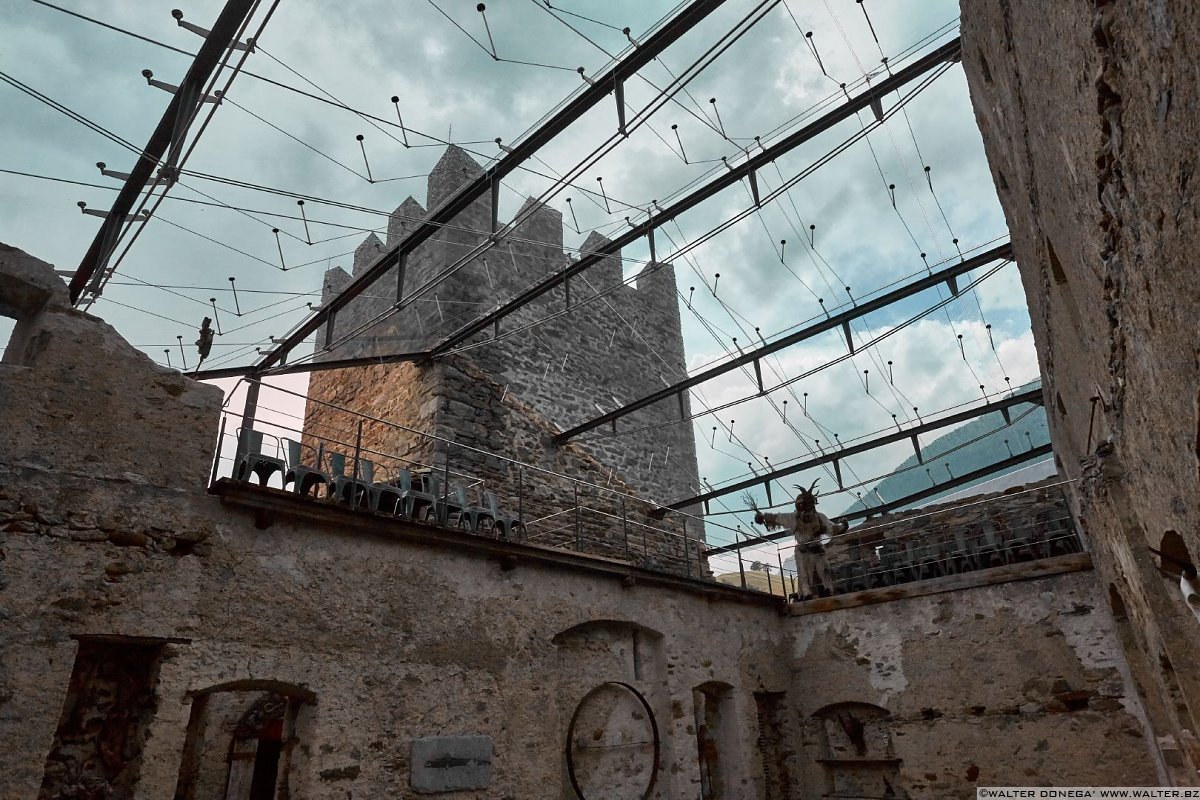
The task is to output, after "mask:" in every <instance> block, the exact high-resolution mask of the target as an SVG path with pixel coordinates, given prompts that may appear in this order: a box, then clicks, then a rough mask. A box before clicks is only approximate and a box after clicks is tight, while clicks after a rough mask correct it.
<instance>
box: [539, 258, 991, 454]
mask: <svg viewBox="0 0 1200 800" xmlns="http://www.w3.org/2000/svg"><path fill="white" fill-rule="evenodd" d="M1002 258H1012V245H1011V244H1010V243H1009V242H1005V243H1004V244H1001V245H997V246H996V247H993V248H992V249H991V250H988V251H987V252H984V253H980V254H979V255H977V256H974V257H972V258H969V259H967V260H965V261H961V262H959V263H957V264H953V265H951V266H949V267H946V268H945V269H942V270H939V271H938V272H934V273H931V274H929V275H926V276H925V277H923V278H921V279H920V280H917V281H913V282H912V283H910V284H908V285H907V286H902V287H900V288H899V289H895V290H893V291H890V292H888V293H887V294H882V295H880V296H879V297H876V298H875V299H874V300H870V301H867V302H865V303H861V304H859V305H857V306H854V307H853V308H850V309H847V310H846V311H843V312H842V313H840V314H835V315H834V316H832V317H826V318H825V319H823V320H821V321H820V322H817V323H815V324H813V325H809V326H808V327H807V328H803V329H801V330H799V331H796V332H795V333H791V334H788V335H787V336H783V337H781V338H779V339H776V340H775V341H772V342H770V343H768V344H766V345H763V346H762V347H758V348H755V349H754V350H747V351H746V352H744V353H742V354H741V355H739V356H738V357H737V358H732V359H730V360H729V361H726V362H724V363H722V364H718V365H716V366H715V367H710V368H709V369H706V370H705V371H703V372H700V373H697V374H695V375H691V376H689V377H687V378H685V379H684V380H681V381H679V382H677V383H674V384H672V385H670V386H667V387H665V388H662V389H659V390H657V391H655V392H652V393H650V394H648V395H646V396H645V397H643V398H641V399H639V400H634V401H633V402H631V403H626V404H625V405H623V406H621V407H620V408H616V409H613V410H612V411H609V412H608V413H606V414H602V415H600V416H598V417H594V418H592V419H590V420H588V421H587V422H583V423H580V424H579V425H576V426H575V427H574V428H571V429H570V430H567V431H563V432H562V433H560V434H558V435H557V436H555V437H554V441H555V442H556V443H559V444H561V443H562V442H565V441H567V440H568V439H572V438H574V437H576V436H578V435H579V434H581V433H585V432H587V431H590V430H592V429H593V428H598V427H600V426H601V425H606V424H608V423H609V422H612V421H614V420H616V419H619V418H620V417H623V416H625V415H626V414H630V413H633V412H634V411H637V410H638V409H641V408H645V407H646V406H648V405H652V404H654V403H657V402H658V401H659V400H664V399H666V398H668V397H670V396H671V395H673V394H677V393H679V392H684V391H687V390H688V389H691V388H692V387H693V386H697V385H699V384H701V383H704V382H705V381H709V380H712V379H713V378H716V377H718V376H721V375H724V374H725V373H727V372H732V371H733V370H735V369H739V368H741V367H744V366H746V365H747V364H753V365H754V369H755V375H756V377H757V380H758V388H759V392H760V393H762V392H763V391H764V389H763V384H762V373H761V371H760V369H759V366H758V363H759V359H761V358H762V357H764V356H768V355H771V354H772V353H776V352H778V351H780V350H783V349H784V348H787V347H791V346H792V345H794V344H798V343H799V342H802V341H804V340H806V339H811V338H812V337H814V336H817V335H818V334H822V333H825V332H827V331H831V330H834V329H836V328H838V327H842V326H845V327H846V328H847V329H848V328H849V325H850V321H851V320H854V319H858V318H859V317H863V316H866V315H867V314H870V313H871V312H873V311H878V310H880V309H882V308H884V307H886V306H889V305H891V304H892V303H896V302H898V301H900V300H903V299H905V298H907V297H911V296H913V295H915V294H918V293H919V292H923V291H925V290H926V289H930V288H933V287H934V286H937V285H938V284H939V283H944V282H945V281H946V280H948V279H950V278H953V277H956V276H958V275H962V274H963V273H965V272H969V271H971V270H973V269H977V268H979V267H982V266H984V265H985V264H989V263H991V262H992V261H996V260H998V259H1002ZM851 352H853V349H851Z"/></svg>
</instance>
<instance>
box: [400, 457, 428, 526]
mask: <svg viewBox="0 0 1200 800" xmlns="http://www.w3.org/2000/svg"><path fill="white" fill-rule="evenodd" d="M396 488H398V489H399V490H400V506H401V509H402V511H401V513H402V514H403V516H405V517H407V518H409V519H413V520H418V519H419V520H425V519H428V518H429V516H430V515H431V514H432V513H433V509H434V500H433V495H431V494H429V493H428V492H423V491H421V490H420V489H414V488H413V485H412V473H411V472H409V471H408V470H406V469H401V470H397V472H396Z"/></svg>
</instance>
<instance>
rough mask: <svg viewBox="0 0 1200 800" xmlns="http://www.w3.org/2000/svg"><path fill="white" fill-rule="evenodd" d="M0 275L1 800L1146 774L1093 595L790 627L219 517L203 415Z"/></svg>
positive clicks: (1129, 700) (1045, 779)
mask: <svg viewBox="0 0 1200 800" xmlns="http://www.w3.org/2000/svg"><path fill="white" fill-rule="evenodd" d="M4 252H5V253H7V255H6V257H5V258H4V259H3V260H0V282H2V281H4V280H8V279H11V278H14V277H16V278H18V279H20V280H18V282H20V283H22V284H23V285H26V286H30V285H37V283H38V281H39V280H45V279H48V282H49V283H48V285H53V286H54V287H55V290H54V291H53V292H51V293H49V294H44V295H41V299H40V300H35V301H33V302H32V303H31V304H30V306H26V307H22V308H21V309H20V311H19V313H20V314H21V324H22V325H24V326H25V327H24V328H23V331H24V334H27V336H24V338H23V339H22V341H25V342H41V343H43V344H44V346H43V347H42V348H41V349H37V348H34V349H29V348H28V347H24V346H23V347H22V348H21V349H20V351H19V352H18V353H17V354H16V355H19V356H20V359H21V363H19V364H16V363H13V361H12V360H10V361H9V362H8V363H7V364H6V366H5V367H4V369H5V380H4V381H3V382H0V389H2V390H3V392H4V395H3V398H4V402H3V404H0V431H3V432H4V435H5V436H6V437H7V438H6V439H5V440H4V442H5V447H4V449H3V450H0V589H2V591H0V619H3V620H4V622H5V624H4V625H2V626H0V797H4V798H6V799H7V798H14V800H34V798H39V797H46V798H76V800H85V799H86V800H100V799H101V798H112V797H121V798H129V800H152V799H153V800H158V798H163V797H176V798H178V799H179V800H201V798H205V797H225V798H230V799H232V798H239V799H240V798H245V797H249V796H251V793H252V792H255V791H259V790H256V789H254V787H255V786H259V787H260V789H261V787H263V786H265V791H266V792H267V793H268V795H267V796H273V797H275V798H277V799H278V800H284V799H285V798H304V800H335V798H336V800H345V798H353V797H410V796H414V795H416V794H417V793H418V792H420V791H423V790H424V789H427V788H430V787H434V788H446V789H448V791H444V792H440V793H438V794H437V795H436V796H437V797H444V798H447V800H484V798H487V799H488V800H493V799H494V798H495V799H498V800H518V799H519V800H526V799H527V798H531V799H533V800H573V798H576V797H577V796H578V795H577V794H576V792H575V789H574V787H575V786H581V787H583V789H584V791H586V795H585V796H586V797H593V796H602V797H626V796H628V797H639V796H642V795H643V793H645V792H646V790H647V787H650V786H651V784H653V788H652V790H650V791H649V794H648V796H650V797H653V798H658V799H659V800H668V799H672V798H689V797H697V796H700V795H701V792H702V791H706V790H707V791H708V792H709V794H708V796H711V797H721V798H730V799H731V800H754V799H757V798H770V800H785V799H786V798H795V797H808V796H816V795H819V794H830V793H832V792H834V791H835V790H841V791H845V790H851V791H857V792H858V794H859V796H862V795H864V794H866V793H867V792H868V791H870V790H874V789H878V790H879V791H880V793H882V792H884V791H886V790H887V787H891V791H892V792H893V793H894V795H895V796H896V797H910V798H919V799H920V800H925V799H928V800H935V798H944V797H961V796H966V795H967V794H968V793H970V792H971V789H972V787H973V786H975V785H978V784H985V785H986V784H991V785H1023V784H1024V785H1031V784H1043V785H1070V784H1073V785H1078V784H1087V783H1090V784H1099V785H1118V784H1155V783H1162V782H1164V781H1165V780H1166V779H1167V778H1166V777H1165V776H1166V773H1165V772H1164V771H1163V770H1162V769H1161V765H1160V763H1159V761H1158V758H1157V756H1158V751H1157V750H1156V749H1155V748H1153V747H1151V746H1148V743H1147V742H1148V739H1149V738H1152V733H1151V731H1152V725H1153V721H1154V719H1155V717H1154V715H1153V714H1148V713H1147V711H1146V710H1145V709H1143V707H1142V705H1141V702H1140V700H1139V698H1138V695H1137V693H1136V691H1135V689H1134V687H1135V686H1136V684H1137V682H1138V681H1139V678H1138V676H1137V674H1136V673H1131V672H1130V669H1129V667H1128V666H1127V665H1126V663H1125V661H1124V658H1123V655H1122V647H1121V642H1122V641H1123V640H1122V637H1123V636H1124V635H1125V633H1123V631H1124V630H1126V629H1127V627H1128V625H1127V624H1126V623H1123V622H1122V621H1121V620H1120V619H1117V620H1114V617H1113V615H1112V614H1111V613H1110V611H1109V608H1108V605H1107V604H1106V603H1105V602H1104V601H1103V598H1104V594H1105V592H1104V589H1103V588H1102V587H1101V585H1100V584H1098V583H1096V581H1095V580H1094V578H1093V575H1092V573H1089V572H1075V573H1070V574H1064V575H1058V576H1054V577H1044V578H1040V579H1037V580H1028V581H1024V582H1017V583H1005V584H1002V585H996V586H987V587H980V588H975V589H969V590H963V591H958V592H955V593H953V594H943V595H935V596H928V597H917V598H912V599H908V600H900V601H896V602H894V603H892V604H890V605H887V606H875V607H867V608H847V609H843V610H840V611H836V612H830V613H826V614H815V615H810V616H806V617H790V616H788V615H786V614H783V613H781V612H782V611H783V605H782V603H781V602H780V601H779V600H777V599H774V598H771V597H769V596H767V595H762V594H755V593H750V592H742V591H741V590H737V589H733V588H730V587H722V586H719V585H716V584H713V583H711V582H707V581H700V580H696V579H692V580H688V579H686V578H684V577H675V576H670V575H664V574H662V573H659V572H653V571H647V570H640V569H638V568H637V567H635V566H631V565H629V564H627V563H624V562H622V561H616V560H612V559H606V558H595V557H583V556H579V555H576V554H574V553H563V552H562V551H561V550H557V549H553V548H539V547H536V546H532V545H522V544H514V543H508V542H498V541H494V540H489V539H483V538H481V537H478V536H471V535H468V534H458V533H456V532H453V531H442V530H439V529H436V528H431V527H427V526H421V525H414V524H410V523H405V522H402V521H398V520H386V519H380V518H377V517H375V516H373V515H370V514H365V513H362V512H355V511H352V510H349V509H345V508H341V507H339V506H337V505H335V504H327V503H315V502H312V501H309V500H306V499H304V498H298V497H295V496H294V495H289V494H287V493H284V492H280V491H278V490H275V489H260V488H258V487H252V486H248V485H245V484H237V483H234V482H231V481H223V482H221V483H219V484H218V485H217V486H216V487H213V489H212V490H211V491H210V489H209V487H208V486H207V484H208V469H209V466H210V463H211V447H212V445H213V443H214V441H215V434H216V428H217V421H218V417H219V413H220V396H219V393H218V392H217V391H216V390H215V389H212V388H211V387H206V386H202V385H199V384H196V383H193V382H191V381H189V380H188V379H186V378H184V377H182V376H179V375H178V374H175V376H174V378H171V375H170V374H168V373H166V372H165V371H163V370H162V369H161V368H159V367H156V366H155V365H153V364H152V363H151V362H150V361H149V360H148V359H145V358H144V357H143V356H141V355H140V354H138V353H136V351H134V350H133V348H132V347H131V346H129V345H127V344H126V343H125V342H123V341H122V340H121V339H120V337H118V336H116V334H115V333H112V332H111V329H109V328H108V327H107V326H105V325H104V324H103V323H102V322H100V321H99V320H97V319H95V318H94V317H90V316H88V315H86V314H83V313H80V312H76V311H73V310H71V309H69V308H66V307H65V306H64V305H62V303H61V299H56V298H61V294H59V291H60V290H61V283H58V284H55V283H54V281H56V280H57V279H56V278H53V276H52V275H51V273H50V268H49V266H48V265H45V264H42V263H40V262H37V261H36V260H34V259H31V258H29V257H28V256H25V255H24V254H23V253H19V252H17V251H12V250H5V251H4ZM22 273H23V274H24V276H25V279H22V278H21V276H22ZM35 294H36V293H35ZM80 330H86V331H90V332H91V333H92V334H93V336H92V338H91V339H88V340H79V341H78V342H77V343H76V344H75V345H74V346H70V347H68V346H65V345H62V346H60V347H56V348H54V347H52V345H54V343H55V342H56V341H57V342H62V341H64V337H65V336H66V335H68V334H73V333H75V332H77V331H80ZM91 342H94V343H95V347H93V346H92V345H91V344H90V343H91ZM96 348H98V350H97V349H96ZM44 354H53V355H52V360H51V361H49V362H44V361H41V360H40V359H41V358H42V357H43V355H44ZM14 358H15V356H14ZM101 358H103V366H104V367H105V368H106V369H104V370H99V369H95V370H94V369H93V366H92V365H93V363H94V362H96V361H98V360H99V359H101ZM118 386H119V387H121V388H122V389H123V391H124V393H123V394H122V395H121V396H120V400H121V402H119V403H118V402H115V401H112V402H106V401H104V399H103V398H104V397H106V395H105V394H104V393H105V391H106V389H108V388H109V387H118ZM92 397H94V398H96V400H95V402H93V403H92V404H91V405H90V406H89V405H87V404H86V400H87V399H88V398H92ZM45 398H63V400H62V403H61V404H59V405H55V404H51V403H46V402H45V401H44V399H45ZM70 404H76V405H70ZM85 409H90V410H91V413H90V414H88V415H86V416H85V414H84V410H85ZM69 411H74V413H72V414H68V412H69ZM139 421H140V428H139V427H138V424H139ZM130 426H132V427H130ZM14 428H19V429H21V431H22V433H20V434H19V435H18V434H14V433H12V430H13V429H14ZM29 430H36V431H39V432H40V436H41V442H40V444H26V443H25V442H27V441H28V439H27V437H28V436H29V434H28V431H29ZM135 430H152V431H155V432H156V435H155V436H146V435H141V436H134V435H133V432H134V431H135ZM111 436H119V437H121V439H120V440H119V441H116V442H111V443H110V442H109V441H108V439H109V437H111ZM22 437H26V438H22ZM163 441H167V442H169V443H170V444H171V446H172V447H173V448H174V449H173V452H171V453H163V452H162V448H163V445H162V442H163ZM168 456H169V458H168ZM138 465H140V471H138V472H135V471H134V467H135V466H138ZM268 508H270V509H273V510H270V511H269V513H268V511H267V510H268ZM1123 626H1124V627H1123ZM856 730H857V731H859V733H857V734H855V735H851V734H853V732H854V731H856ZM839 731H842V732H841V733H839ZM845 731H850V732H851V734H848V733H846V732H845ZM434 754H436V755H434ZM655 763H657V768H655V766H654V765H655ZM485 784H486V785H485ZM854 787H857V789H855V788H854ZM418 796H423V795H418Z"/></svg>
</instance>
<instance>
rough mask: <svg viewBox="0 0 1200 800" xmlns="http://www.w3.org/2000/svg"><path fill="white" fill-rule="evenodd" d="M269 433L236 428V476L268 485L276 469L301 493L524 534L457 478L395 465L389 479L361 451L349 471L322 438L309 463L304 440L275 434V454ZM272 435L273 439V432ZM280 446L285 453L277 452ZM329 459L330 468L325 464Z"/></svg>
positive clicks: (475, 529) (489, 496)
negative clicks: (269, 449)
mask: <svg viewBox="0 0 1200 800" xmlns="http://www.w3.org/2000/svg"><path fill="white" fill-rule="evenodd" d="M267 436H268V435H267V434H264V433H263V432H262V431H256V430H252V429H249V428H240V429H239V430H238V453H239V456H238V458H237V463H236V464H235V465H234V470H233V478H234V480H239V481H249V480H250V478H251V476H252V475H253V476H255V477H257V478H258V482H259V485H260V486H266V485H267V482H268V481H269V480H270V479H271V477H272V476H274V475H275V474H276V473H278V474H279V475H280V476H281V481H282V487H283V489H285V490H287V489H288V487H289V486H291V487H292V488H291V491H293V492H295V493H296V494H298V495H301V496H305V497H317V498H320V497H322V496H323V497H324V499H327V500H330V501H333V502H338V503H343V504H345V505H348V506H350V507H351V508H357V509H365V510H368V511H372V512H374V513H378V514H385V515H388V516H396V517H403V518H405V519H410V520H418V521H421V522H432V523H434V524H437V525H443V526H447V527H456V528H462V529H466V530H469V531H471V532H472V533H482V534H489V535H495V536H497V537H499V538H502V539H517V538H518V537H521V536H523V535H524V527H525V526H524V524H523V523H522V522H521V521H520V520H519V519H516V518H514V517H511V516H509V515H507V514H502V513H501V512H500V507H499V506H500V504H499V502H498V501H497V500H496V495H495V494H493V493H492V492H486V491H485V492H482V493H481V494H480V495H479V502H478V503H470V502H469V501H468V498H467V490H466V487H464V486H462V485H459V484H452V485H450V486H448V487H446V486H443V484H442V481H441V479H440V478H439V476H438V475H436V474H433V473H428V474H425V475H419V476H418V475H414V474H413V473H412V472H410V471H409V470H407V469H397V470H395V476H394V477H393V478H391V479H390V480H376V476H375V464H374V462H372V461H371V460H370V459H367V458H363V457H359V459H358V464H357V469H354V465H353V464H351V471H350V472H349V473H347V471H346V467H347V458H346V455H345V454H344V453H338V452H330V453H326V452H325V445H324V444H321V445H320V446H318V448H317V450H316V458H315V459H314V460H313V462H312V463H311V464H307V463H305V459H304V457H303V452H304V449H305V446H304V445H302V444H301V443H300V442H298V441H296V440H294V439H288V438H282V439H276V455H269V454H267V453H265V452H264V451H263V442H264V438H265V437H267ZM269 438H271V439H275V437H274V436H270V437H269ZM280 452H282V453H283V454H284V455H285V458H280V457H279V455H278V454H279V453H280ZM326 461H328V464H329V468H328V471H326V470H325V469H323V464H324V463H325V462H326ZM351 461H353V459H351Z"/></svg>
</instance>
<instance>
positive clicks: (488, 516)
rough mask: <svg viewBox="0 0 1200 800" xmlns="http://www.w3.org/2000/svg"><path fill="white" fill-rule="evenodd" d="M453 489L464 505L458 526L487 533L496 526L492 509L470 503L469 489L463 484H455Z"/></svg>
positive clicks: (474, 531) (472, 531)
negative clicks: (468, 498)
mask: <svg viewBox="0 0 1200 800" xmlns="http://www.w3.org/2000/svg"><path fill="white" fill-rule="evenodd" d="M453 491H454V494H455V497H456V499H457V501H458V503H459V505H460V506H461V507H462V511H461V512H459V515H458V527H460V528H467V529H468V530H470V531H471V533H486V532H487V531H488V530H491V529H492V528H494V527H495V524H494V519H495V518H494V517H493V516H492V511H491V509H489V508H486V507H484V506H473V505H470V504H468V503H467V490H466V489H464V488H463V487H462V486H455V487H454V490H453ZM485 526H486V527H485Z"/></svg>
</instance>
